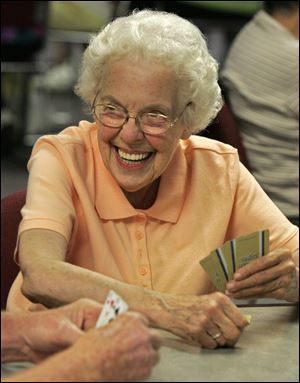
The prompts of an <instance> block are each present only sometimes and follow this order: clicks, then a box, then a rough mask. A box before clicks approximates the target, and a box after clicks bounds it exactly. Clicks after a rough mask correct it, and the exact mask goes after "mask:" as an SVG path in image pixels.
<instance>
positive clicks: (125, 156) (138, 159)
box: [116, 147, 153, 164]
mask: <svg viewBox="0 0 300 383" xmlns="http://www.w3.org/2000/svg"><path fill="white" fill-rule="evenodd" d="M116 151H117V153H118V156H119V158H120V159H121V160H122V161H123V162H125V163H126V164H140V163H142V162H144V161H146V160H148V159H149V158H150V157H151V156H152V155H153V152H146V153H126V152H124V151H123V150H121V149H120V148H117V147H116Z"/></svg>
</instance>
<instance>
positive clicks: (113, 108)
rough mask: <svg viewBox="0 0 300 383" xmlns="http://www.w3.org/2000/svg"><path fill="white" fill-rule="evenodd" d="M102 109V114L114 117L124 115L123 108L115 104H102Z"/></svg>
mask: <svg viewBox="0 0 300 383" xmlns="http://www.w3.org/2000/svg"><path fill="white" fill-rule="evenodd" d="M102 111H103V114H105V115H107V116H110V117H115V118H119V117H120V118H123V117H124V112H123V110H122V109H120V108H119V107H118V106H117V105H113V104H105V105H102Z"/></svg>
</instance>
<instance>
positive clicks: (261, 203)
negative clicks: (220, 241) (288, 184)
mask: <svg viewBox="0 0 300 383" xmlns="http://www.w3.org/2000/svg"><path fill="white" fill-rule="evenodd" d="M235 168H236V171H237V174H238V176H237V177H236V182H237V184H236V189H235V196H234V204H233V209H232V214H231V218H230V223H229V226H228V232H227V235H226V236H227V239H232V238H235V237H238V236H240V235H244V234H248V233H251V232H253V231H257V230H264V229H269V231H270V251H271V250H274V249H276V248H283V247H284V248H288V249H290V250H291V252H292V253H294V252H296V251H297V250H298V248H299V240H298V232H299V229H298V227H297V226H295V225H293V224H291V223H290V221H289V220H288V219H287V218H286V217H285V215H284V214H283V213H282V212H281V211H280V210H279V208H278V207H277V206H276V205H275V204H274V203H273V201H272V200H271V199H270V198H269V197H268V195H267V194H266V193H265V192H264V190H263V189H262V188H261V186H260V185H259V184H258V182H257V181H256V179H255V178H254V177H253V176H252V174H251V173H250V172H249V171H248V170H247V169H246V168H245V167H244V166H243V164H241V163H237V164H236V165H235Z"/></svg>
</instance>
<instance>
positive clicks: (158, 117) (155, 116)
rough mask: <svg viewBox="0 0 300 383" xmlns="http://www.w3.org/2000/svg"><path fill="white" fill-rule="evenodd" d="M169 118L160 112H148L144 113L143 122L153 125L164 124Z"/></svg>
mask: <svg viewBox="0 0 300 383" xmlns="http://www.w3.org/2000/svg"><path fill="white" fill-rule="evenodd" d="M167 121H168V118H167V117H166V116H165V115H164V114H161V113H160V112H148V113H145V114H144V115H143V122H144V123H145V124H147V125H151V126H163V125H165V124H166V122H167Z"/></svg>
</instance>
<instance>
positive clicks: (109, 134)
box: [98, 126, 118, 143]
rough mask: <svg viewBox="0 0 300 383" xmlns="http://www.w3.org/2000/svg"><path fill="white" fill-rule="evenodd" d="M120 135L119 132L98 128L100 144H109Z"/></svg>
mask: <svg viewBox="0 0 300 383" xmlns="http://www.w3.org/2000/svg"><path fill="white" fill-rule="evenodd" d="M117 134H118V130H114V129H111V128H106V127H105V126H104V127H102V126H101V127H100V128H98V140H99V141H100V143H101V142H102V143H108V142H109V141H111V140H112V139H113V138H114V137H115V136H116V135H117Z"/></svg>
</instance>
